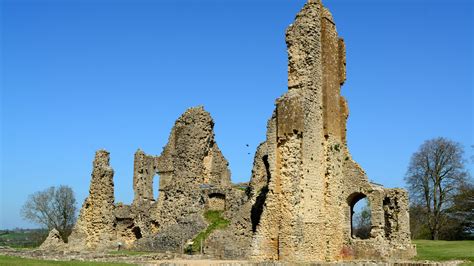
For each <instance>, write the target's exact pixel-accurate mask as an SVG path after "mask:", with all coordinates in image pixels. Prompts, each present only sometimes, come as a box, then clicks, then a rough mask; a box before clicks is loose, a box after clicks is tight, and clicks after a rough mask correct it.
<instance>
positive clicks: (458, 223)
mask: <svg viewBox="0 0 474 266" xmlns="http://www.w3.org/2000/svg"><path fill="white" fill-rule="evenodd" d="M446 215H447V217H446V218H447V220H448V222H447V225H448V226H447V227H448V230H444V232H442V234H443V235H444V237H443V239H447V240H451V239H452V240H454V239H467V238H471V237H472V233H474V184H473V183H472V182H471V180H469V181H468V182H466V183H465V184H463V185H462V186H461V187H460V189H459V192H458V193H457V194H456V195H454V197H453V204H452V206H451V207H450V208H449V209H447V210H446Z"/></svg>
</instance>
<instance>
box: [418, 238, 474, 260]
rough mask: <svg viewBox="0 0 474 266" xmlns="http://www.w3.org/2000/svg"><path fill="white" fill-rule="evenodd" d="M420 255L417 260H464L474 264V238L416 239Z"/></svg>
mask: <svg viewBox="0 0 474 266" xmlns="http://www.w3.org/2000/svg"><path fill="white" fill-rule="evenodd" d="M413 242H414V243H415V244H416V250H417V252H418V255H417V256H416V259H417V260H433V261H446V260H464V261H469V262H471V263H469V265H474V240H466V241H441V240H438V241H432V240H414V241H413Z"/></svg>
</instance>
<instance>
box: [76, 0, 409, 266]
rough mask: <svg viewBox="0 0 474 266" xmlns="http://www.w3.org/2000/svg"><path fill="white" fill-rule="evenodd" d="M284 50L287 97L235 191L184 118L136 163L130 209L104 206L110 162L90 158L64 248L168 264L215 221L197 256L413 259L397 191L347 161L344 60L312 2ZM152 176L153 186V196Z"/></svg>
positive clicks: (207, 122)
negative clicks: (356, 221)
mask: <svg viewBox="0 0 474 266" xmlns="http://www.w3.org/2000/svg"><path fill="white" fill-rule="evenodd" d="M286 43H287V47H288V92H287V93H285V94H284V95H283V96H281V97H280V98H279V99H277V101H276V108H275V111H274V112H273V114H272V117H271V118H270V119H269V120H268V124H267V135H266V140H265V141H264V142H263V143H262V144H260V145H259V147H258V148H257V151H256V153H255V157H254V165H253V169H252V176H251V180H250V182H249V187H248V188H247V190H246V191H242V190H239V189H237V188H234V187H233V186H232V184H231V182H230V171H229V169H228V162H227V160H226V159H225V158H224V156H223V154H222V152H221V151H220V149H219V147H218V146H217V144H216V142H215V139H214V122H213V120H212V118H211V116H210V114H209V113H208V112H206V111H205V110H204V109H203V108H202V107H196V108H191V109H189V110H187V111H186V112H185V113H184V114H183V115H182V116H181V117H180V118H179V119H178V120H177V121H176V123H175V125H174V127H173V129H172V130H171V133H170V136H169V140H168V143H167V145H166V146H165V147H164V149H163V152H162V153H161V155H159V156H153V155H148V154H146V153H145V152H143V151H141V150H138V151H137V152H136V153H135V157H134V176H133V190H134V192H135V197H134V200H133V202H132V204H131V205H123V204H117V205H114V195H113V180H112V178H113V170H112V169H111V168H110V166H109V154H108V152H106V151H103V150H101V151H98V152H97V154H96V158H95V160H94V169H93V173H92V180H91V188H90V195H89V197H88V198H87V199H86V201H85V202H84V205H83V208H82V209H81V214H80V216H79V220H78V222H77V224H76V226H75V228H74V231H73V234H72V235H71V237H70V243H71V244H70V245H69V246H70V248H71V249H74V248H81V247H85V248H87V249H94V250H99V249H107V248H109V249H110V248H113V247H114V245H116V243H118V242H120V243H122V245H124V247H125V248H134V249H139V250H152V251H161V252H165V251H173V252H179V251H182V250H183V245H184V243H185V242H186V241H188V240H190V239H192V238H193V237H195V236H196V235H197V234H198V233H199V232H201V231H202V230H204V229H205V228H206V227H207V222H206V221H205V220H204V218H203V214H204V212H205V211H207V210H218V211H222V212H223V215H224V217H225V218H226V219H228V220H229V221H230V224H229V226H228V227H227V228H226V229H223V230H217V231H215V232H214V233H212V234H211V235H210V236H209V238H208V239H207V240H206V241H205V242H204V243H203V244H204V252H205V253H206V254H209V255H213V256H215V257H218V258H242V257H246V258H251V259H253V260H255V261H268V260H280V261H288V262H320V261H344V260H354V259H377V260H386V259H394V258H400V259H408V258H411V257H413V256H414V255H415V254H416V250H415V248H414V246H413V245H412V244H411V241H410V229H409V215H408V195H407V193H406V191H404V190H402V189H385V188H383V187H382V186H381V185H378V184H373V183H371V182H369V180H368V177H367V175H366V174H365V172H364V171H363V169H362V168H361V167H360V166H359V165H358V164H357V163H356V162H355V161H354V160H353V159H352V156H351V154H350V152H349V150H348V147H347V143H346V120H347V118H348V115H349V110H348V106H347V102H346V100H345V99H344V97H343V96H341V86H342V85H343V83H344V82H345V80H346V52H345V44H344V41H343V40H342V39H341V38H340V37H339V36H338V34H337V30H336V25H335V22H334V19H333V17H332V15H331V13H330V12H329V11H328V10H327V9H326V8H325V7H324V6H323V5H322V3H321V2H320V1H318V0H308V2H307V3H306V5H305V6H304V7H303V9H302V10H301V11H300V12H299V13H298V15H297V16H296V19H295V21H294V23H293V24H291V25H290V26H289V27H288V29H287V31H286ZM156 174H159V175H160V184H159V185H158V184H153V177H154V176H155V175H156ZM157 185H158V186H157ZM154 189H159V191H160V193H159V196H158V199H155V198H153V190H154ZM362 198H367V199H368V201H369V203H370V208H371V215H372V216H371V230H370V235H369V237H368V239H359V238H357V237H356V236H355V235H354V234H353V232H352V226H351V224H352V216H353V208H354V205H355V204H356V202H357V201H358V200H360V199H362Z"/></svg>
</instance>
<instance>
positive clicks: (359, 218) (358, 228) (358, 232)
mask: <svg viewBox="0 0 474 266" xmlns="http://www.w3.org/2000/svg"><path fill="white" fill-rule="evenodd" d="M371 218H372V214H371V212H370V205H369V202H368V201H367V200H365V205H364V206H363V207H362V209H361V210H360V211H356V212H355V213H354V216H353V223H354V228H353V235H354V236H355V237H358V238H360V239H368V238H369V237H370V231H371V229H372V224H371V223H372V222H371Z"/></svg>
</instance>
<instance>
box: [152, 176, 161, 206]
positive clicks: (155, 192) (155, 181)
mask: <svg viewBox="0 0 474 266" xmlns="http://www.w3.org/2000/svg"><path fill="white" fill-rule="evenodd" d="M152 186H153V198H154V199H156V200H158V197H159V196H160V175H159V174H158V173H156V174H155V175H154V176H153V183H152Z"/></svg>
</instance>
